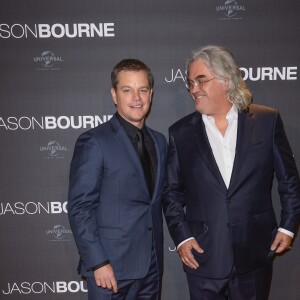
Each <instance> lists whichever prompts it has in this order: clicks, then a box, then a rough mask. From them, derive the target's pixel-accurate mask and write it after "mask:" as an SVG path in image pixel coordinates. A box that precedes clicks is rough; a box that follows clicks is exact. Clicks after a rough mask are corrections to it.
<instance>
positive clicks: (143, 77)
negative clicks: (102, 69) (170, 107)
mask: <svg viewBox="0 0 300 300" xmlns="http://www.w3.org/2000/svg"><path fill="white" fill-rule="evenodd" d="M111 94H112V98H113V101H114V103H115V105H116V107H117V112H118V113H119V114H120V116H121V117H122V118H124V119H125V120H126V121H128V122H130V123H131V124H133V125H134V126H136V127H138V128H142V127H143V124H144V122H145V117H146V115H147V113H148V111H149V109H150V105H151V96H152V89H151V88H150V85H149V81H148V77H147V73H146V72H145V71H121V72H119V74H118V83H117V86H116V88H115V89H114V88H111Z"/></svg>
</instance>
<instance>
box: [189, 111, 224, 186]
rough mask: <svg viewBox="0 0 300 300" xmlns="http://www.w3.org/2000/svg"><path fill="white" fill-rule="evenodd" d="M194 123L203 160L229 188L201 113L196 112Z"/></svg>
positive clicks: (195, 138)
mask: <svg viewBox="0 0 300 300" xmlns="http://www.w3.org/2000/svg"><path fill="white" fill-rule="evenodd" d="M192 123H193V124H194V141H195V143H196V145H197V148H198V150H199V153H200V156H201V158H202V160H203V161H204V163H205V164H206V165H207V169H208V170H209V172H211V173H212V175H213V176H214V177H215V179H216V181H217V182H218V183H219V184H220V185H221V186H222V187H223V188H225V189H227V188H226V185H225V183H224V180H223V178H222V175H221V173H220V170H219V168H218V165H217V163H216V160H215V158H214V155H213V152H212V149H211V146H210V144H209V140H208V137H207V134H206V130H205V126H204V123H203V120H202V116H201V114H199V113H196V114H195V117H194V119H193V120H192Z"/></svg>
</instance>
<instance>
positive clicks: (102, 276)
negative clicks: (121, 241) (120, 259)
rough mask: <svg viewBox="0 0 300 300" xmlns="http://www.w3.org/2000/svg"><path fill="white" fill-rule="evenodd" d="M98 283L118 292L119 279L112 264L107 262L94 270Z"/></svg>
mask: <svg viewBox="0 0 300 300" xmlns="http://www.w3.org/2000/svg"><path fill="white" fill-rule="evenodd" d="M94 277H95V281H96V284H97V285H98V286H101V287H102V288H104V289H108V290H113V292H114V293H117V292H118V286H117V281H116V278H115V274H114V271H113V268H112V266H111V264H107V265H105V266H103V267H101V268H99V269H97V270H95V271H94Z"/></svg>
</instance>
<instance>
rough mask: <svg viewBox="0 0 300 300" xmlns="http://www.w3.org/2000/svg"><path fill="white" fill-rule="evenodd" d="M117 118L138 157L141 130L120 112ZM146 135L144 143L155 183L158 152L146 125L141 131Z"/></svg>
mask: <svg viewBox="0 0 300 300" xmlns="http://www.w3.org/2000/svg"><path fill="white" fill-rule="evenodd" d="M115 115H116V117H117V119H118V121H119V122H120V124H121V126H122V127H123V128H124V130H125V132H126V133H127V135H128V137H129V139H130V141H131V143H132V145H133V147H134V149H135V151H136V153H137V155H138V140H137V132H138V130H139V128H138V127H136V126H134V125H132V124H131V123H130V122H128V121H126V120H125V119H124V118H122V117H121V116H120V114H119V113H118V112H116V114H115ZM141 130H142V131H143V134H144V143H145V147H146V149H147V151H148V153H149V156H150V160H151V164H152V168H153V182H155V175H156V170H157V159H156V151H155V145H154V142H153V140H152V138H151V136H150V134H149V132H148V130H147V128H146V126H145V124H144V126H143V127H142V129H141Z"/></svg>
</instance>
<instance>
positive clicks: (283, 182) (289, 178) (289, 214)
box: [273, 111, 300, 233]
mask: <svg viewBox="0 0 300 300" xmlns="http://www.w3.org/2000/svg"><path fill="white" fill-rule="evenodd" d="M273 151H274V152H273V153H274V170H275V174H276V178H277V181H278V192H279V195H280V202H281V206H282V210H281V220H280V227H281V228H284V229H286V230H289V231H291V232H293V233H295V231H296V230H297V227H298V224H299V220H300V182H299V174H298V171H297V167H296V163H295V160H294V156H293V153H292V150H291V148H290V145H289V142H288V140H287V137H286V134H285V131H284V127H283V123H282V120H281V118H280V115H279V113H278V111H277V112H276V117H275V123H274V135H273Z"/></svg>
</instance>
